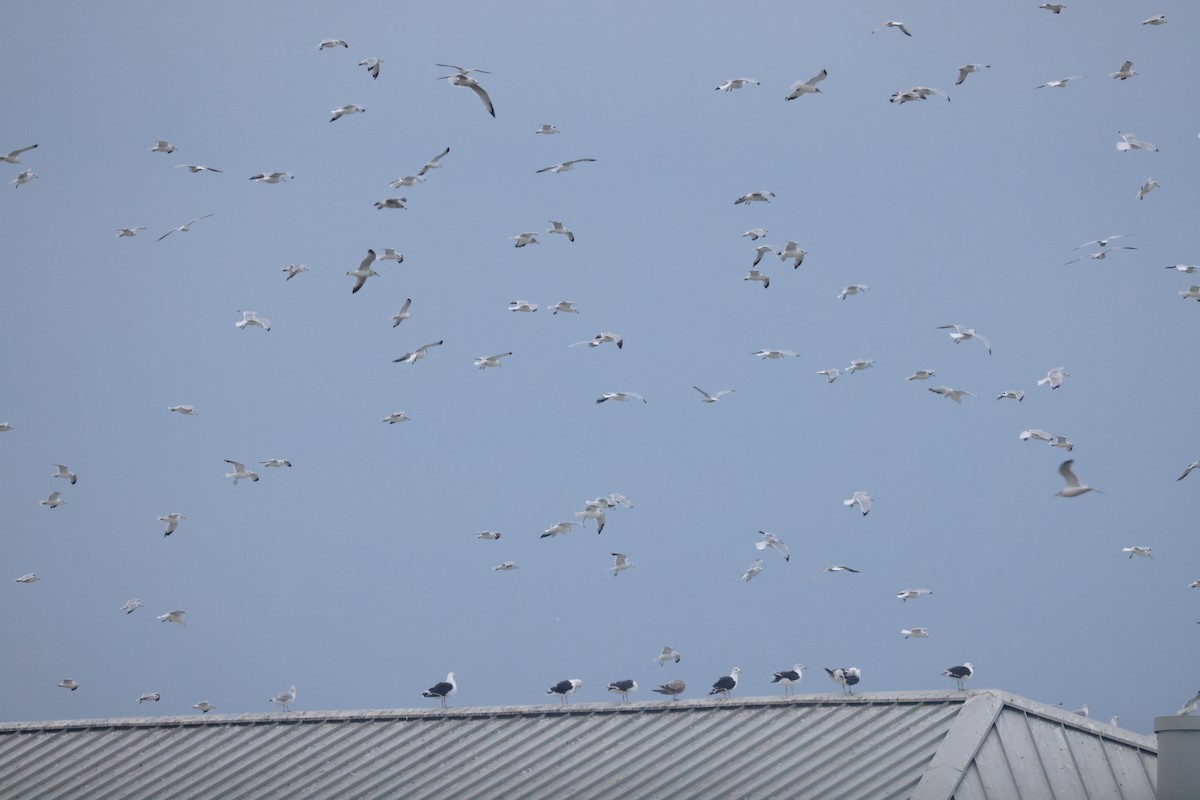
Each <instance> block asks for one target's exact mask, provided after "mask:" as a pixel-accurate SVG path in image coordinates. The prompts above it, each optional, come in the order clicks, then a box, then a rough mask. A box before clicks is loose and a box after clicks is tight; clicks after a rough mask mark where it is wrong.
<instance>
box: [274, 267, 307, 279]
mask: <svg viewBox="0 0 1200 800" xmlns="http://www.w3.org/2000/svg"><path fill="white" fill-rule="evenodd" d="M279 271H280V272H286V273H287V277H286V278H284V280H285V281H290V280H291V279H292V278H294V277H296V276H297V275H299V274H300V273H301V272H308V267H306V266H304V265H303V264H288V265H287V266H286V267H280V268H279Z"/></svg>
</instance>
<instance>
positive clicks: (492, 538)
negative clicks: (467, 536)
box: [472, 531, 500, 542]
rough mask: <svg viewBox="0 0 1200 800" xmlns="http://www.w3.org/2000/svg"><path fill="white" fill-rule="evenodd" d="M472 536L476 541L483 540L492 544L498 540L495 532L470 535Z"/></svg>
mask: <svg viewBox="0 0 1200 800" xmlns="http://www.w3.org/2000/svg"><path fill="white" fill-rule="evenodd" d="M472 536H474V537H475V538H476V539H485V540H487V541H489V542H494V541H496V540H497V539H499V538H500V534H499V533H498V532H497V531H480V532H479V533H475V534H472Z"/></svg>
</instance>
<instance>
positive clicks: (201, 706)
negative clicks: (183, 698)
mask: <svg viewBox="0 0 1200 800" xmlns="http://www.w3.org/2000/svg"><path fill="white" fill-rule="evenodd" d="M192 708H194V709H196V710H197V711H199V712H200V713H202V714H207V713H208V712H210V711H213V710H214V709H216V706H214V705H213V704H212V703H210V702H208V701H207V700H201V701H200V702H199V703H196V705H194V706H192Z"/></svg>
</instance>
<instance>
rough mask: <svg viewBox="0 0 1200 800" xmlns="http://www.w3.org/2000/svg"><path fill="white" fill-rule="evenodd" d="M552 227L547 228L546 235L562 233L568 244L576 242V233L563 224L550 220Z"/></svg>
mask: <svg viewBox="0 0 1200 800" xmlns="http://www.w3.org/2000/svg"><path fill="white" fill-rule="evenodd" d="M550 225H551V227H549V228H546V233H561V234H562V235H563V236H565V237H567V241H568V242H573V241H575V232H574V231H572V230H571V229H570V228H564V227H563V224H562V223H561V222H559V221H557V220H553V219H552V220H550Z"/></svg>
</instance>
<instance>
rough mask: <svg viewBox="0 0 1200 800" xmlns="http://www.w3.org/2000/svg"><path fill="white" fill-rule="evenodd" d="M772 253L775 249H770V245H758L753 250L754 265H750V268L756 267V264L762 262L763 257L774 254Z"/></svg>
mask: <svg viewBox="0 0 1200 800" xmlns="http://www.w3.org/2000/svg"><path fill="white" fill-rule="evenodd" d="M774 252H775V248H774V247H772V246H771V245H769V244H760V245H759V246H758V247H756V248H754V263H753V264H751V265H750V266H752V267H757V266H758V262H760V261H762V257H763V256H765V255H766V254H767V253H774Z"/></svg>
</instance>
